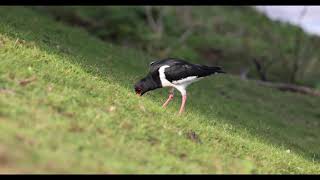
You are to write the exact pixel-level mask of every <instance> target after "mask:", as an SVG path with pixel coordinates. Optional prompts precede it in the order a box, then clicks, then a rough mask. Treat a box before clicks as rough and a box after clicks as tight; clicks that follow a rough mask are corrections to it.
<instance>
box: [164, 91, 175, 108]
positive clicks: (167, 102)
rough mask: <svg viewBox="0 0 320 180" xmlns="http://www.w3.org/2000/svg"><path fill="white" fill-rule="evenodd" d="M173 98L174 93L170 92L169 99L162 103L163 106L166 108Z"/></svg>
mask: <svg viewBox="0 0 320 180" xmlns="http://www.w3.org/2000/svg"><path fill="white" fill-rule="evenodd" d="M172 99H173V94H170V95H169V97H168V99H167V101H166V102H165V103H164V104H163V105H162V107H163V108H166V107H167V106H168V104H169V102H170V101H171V100H172Z"/></svg>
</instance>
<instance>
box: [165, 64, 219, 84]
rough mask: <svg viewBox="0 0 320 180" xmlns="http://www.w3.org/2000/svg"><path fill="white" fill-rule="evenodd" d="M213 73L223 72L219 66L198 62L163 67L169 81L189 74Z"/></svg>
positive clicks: (204, 74) (202, 74) (206, 74)
mask: <svg viewBox="0 0 320 180" xmlns="http://www.w3.org/2000/svg"><path fill="white" fill-rule="evenodd" d="M214 73H223V71H222V70H221V68H220V67H209V66H205V65H199V64H189V63H188V64H182V63H181V64H175V65H173V66H170V67H168V68H166V69H165V75H166V79H167V80H168V81H170V82H172V81H176V80H180V79H184V78H187V77H190V76H197V77H205V76H209V75H211V74H214Z"/></svg>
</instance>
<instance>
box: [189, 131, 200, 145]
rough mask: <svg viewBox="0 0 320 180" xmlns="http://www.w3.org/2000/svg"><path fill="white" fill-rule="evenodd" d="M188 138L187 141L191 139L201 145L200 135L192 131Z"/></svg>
mask: <svg viewBox="0 0 320 180" xmlns="http://www.w3.org/2000/svg"><path fill="white" fill-rule="evenodd" d="M186 137H187V139H190V140H191V141H193V142H195V143H198V144H201V143H202V142H201V139H200V137H199V135H197V134H196V133H195V132H194V131H192V130H190V131H188V132H187V133H186Z"/></svg>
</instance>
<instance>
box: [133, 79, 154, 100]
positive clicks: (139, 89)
mask: <svg viewBox="0 0 320 180" xmlns="http://www.w3.org/2000/svg"><path fill="white" fill-rule="evenodd" d="M158 87H159V86H158V85H157V84H156V83H155V82H154V81H153V79H152V77H151V76H150V75H148V76H147V77H145V78H143V79H141V80H140V81H138V82H137V83H136V84H135V85H134V90H135V92H136V94H137V95H139V96H142V95H143V94H144V93H146V92H148V91H151V90H153V89H156V88H158Z"/></svg>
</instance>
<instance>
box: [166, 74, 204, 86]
mask: <svg viewBox="0 0 320 180" xmlns="http://www.w3.org/2000/svg"><path fill="white" fill-rule="evenodd" d="M197 79H198V78H197V76H189V77H187V78H183V79H180V80H177V81H172V83H173V84H176V85H184V84H185V85H188V84H191V83H192V82H194V81H196V80H197Z"/></svg>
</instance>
